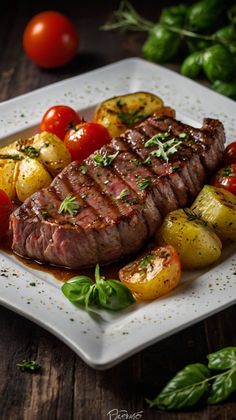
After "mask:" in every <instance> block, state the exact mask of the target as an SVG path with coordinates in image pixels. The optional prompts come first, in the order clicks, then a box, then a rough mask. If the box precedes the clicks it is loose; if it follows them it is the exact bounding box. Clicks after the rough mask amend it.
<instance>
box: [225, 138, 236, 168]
mask: <svg viewBox="0 0 236 420" xmlns="http://www.w3.org/2000/svg"><path fill="white" fill-rule="evenodd" d="M223 160H224V163H225V165H231V164H232V163H236V141H234V142H233V143H231V144H229V145H228V146H227V147H226V149H225V151H224V156H223Z"/></svg>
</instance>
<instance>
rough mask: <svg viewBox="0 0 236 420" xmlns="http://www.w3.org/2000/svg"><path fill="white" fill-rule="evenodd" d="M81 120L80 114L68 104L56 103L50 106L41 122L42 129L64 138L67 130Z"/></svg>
mask: <svg viewBox="0 0 236 420" xmlns="http://www.w3.org/2000/svg"><path fill="white" fill-rule="evenodd" d="M80 122H81V118H80V116H79V114H78V113H77V112H76V111H75V110H74V109H72V108H70V107H69V106H66V105H55V106H52V107H51V108H49V109H48V110H47V111H46V112H45V114H44V116H43V118H42V121H41V123H40V130H41V131H49V133H53V134H56V136H58V137H59V138H60V139H61V140H63V139H64V137H65V134H66V132H67V130H69V129H70V128H71V127H75V126H76V124H79V123H80Z"/></svg>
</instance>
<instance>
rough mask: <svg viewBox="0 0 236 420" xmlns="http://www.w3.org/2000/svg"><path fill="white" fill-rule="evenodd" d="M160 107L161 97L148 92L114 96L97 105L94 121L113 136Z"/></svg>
mask: <svg viewBox="0 0 236 420" xmlns="http://www.w3.org/2000/svg"><path fill="white" fill-rule="evenodd" d="M162 107H163V101H162V99H161V98H159V97H158V96H156V95H154V94H152V93H148V92H136V93H130V94H128V95H121V96H115V97H114V98H110V99H108V100H106V101H104V102H102V103H101V104H100V105H99V106H98V107H97V109H96V111H95V114H94V121H96V122H98V123H100V124H102V125H104V126H105V127H106V128H107V129H108V131H109V134H110V136H111V138H113V137H116V136H119V135H120V134H121V133H123V132H124V131H125V130H126V129H127V128H130V127H133V126H134V125H135V124H137V123H138V122H140V121H142V120H144V119H145V118H147V117H148V116H149V115H151V114H153V113H154V112H155V111H157V110H158V109H160V108H162Z"/></svg>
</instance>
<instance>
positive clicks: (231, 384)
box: [146, 347, 236, 410]
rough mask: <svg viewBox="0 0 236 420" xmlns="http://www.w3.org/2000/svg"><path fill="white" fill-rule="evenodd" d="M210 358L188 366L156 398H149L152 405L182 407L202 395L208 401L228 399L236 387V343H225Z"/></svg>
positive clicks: (167, 408)
mask: <svg viewBox="0 0 236 420" xmlns="http://www.w3.org/2000/svg"><path fill="white" fill-rule="evenodd" d="M207 359H208V366H206V365H204V364H202V363H195V364H191V365H187V366H185V368H184V369H182V370H181V371H179V372H178V373H177V374H176V375H175V376H174V378H173V379H171V380H170V382H168V384H167V385H166V386H165V388H164V389H163V390H162V391H161V392H160V394H159V395H158V396H157V397H156V398H155V399H154V400H152V401H151V400H146V401H147V403H148V404H149V406H150V407H154V406H155V407H158V408H160V409H162V410H179V409H182V408H185V407H192V406H193V405H195V404H197V403H198V401H199V400H200V399H201V398H205V400H206V401H207V403H208V404H217V403H220V402H222V401H225V400H226V399H227V398H228V397H229V396H230V395H231V394H232V393H233V392H234V391H236V347H225V348H223V349H221V350H219V351H217V352H215V353H211V354H209V355H208V356H207ZM214 371H217V372H218V373H217V374H214Z"/></svg>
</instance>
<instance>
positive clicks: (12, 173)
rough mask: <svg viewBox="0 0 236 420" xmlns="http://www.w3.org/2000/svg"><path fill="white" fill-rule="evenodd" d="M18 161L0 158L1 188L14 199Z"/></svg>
mask: <svg viewBox="0 0 236 420" xmlns="http://www.w3.org/2000/svg"><path fill="white" fill-rule="evenodd" d="M18 165H19V164H18V163H16V162H14V161H12V160H4V159H2V160H1V159H0V190H3V191H5V192H6V193H7V195H8V196H9V197H10V198H11V199H12V198H14V197H15V195H16V186H15V178H16V173H17V169H18Z"/></svg>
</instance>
